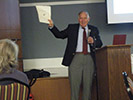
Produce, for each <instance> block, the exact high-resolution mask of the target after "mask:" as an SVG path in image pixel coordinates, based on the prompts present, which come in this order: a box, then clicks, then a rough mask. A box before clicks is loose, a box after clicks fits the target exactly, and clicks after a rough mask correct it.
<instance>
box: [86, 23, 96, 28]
mask: <svg viewBox="0 0 133 100" xmlns="http://www.w3.org/2000/svg"><path fill="white" fill-rule="evenodd" d="M88 27H89V28H97V27H96V26H94V25H90V24H89V25H88Z"/></svg>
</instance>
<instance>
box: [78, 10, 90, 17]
mask: <svg viewBox="0 0 133 100" xmlns="http://www.w3.org/2000/svg"><path fill="white" fill-rule="evenodd" d="M83 12H84V13H86V14H87V18H89V17H90V16H89V13H88V12H87V11H80V12H79V13H78V16H79V15H80V14H81V13H83Z"/></svg>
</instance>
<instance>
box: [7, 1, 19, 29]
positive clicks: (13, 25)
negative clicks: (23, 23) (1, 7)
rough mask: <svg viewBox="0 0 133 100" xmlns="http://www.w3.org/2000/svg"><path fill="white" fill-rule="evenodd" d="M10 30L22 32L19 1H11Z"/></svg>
mask: <svg viewBox="0 0 133 100" xmlns="http://www.w3.org/2000/svg"><path fill="white" fill-rule="evenodd" d="M8 2H9V3H10V6H9V7H10V9H9V15H10V29H12V30H14V29H15V30H19V31H20V9H19V1H18V0H9V1H8Z"/></svg>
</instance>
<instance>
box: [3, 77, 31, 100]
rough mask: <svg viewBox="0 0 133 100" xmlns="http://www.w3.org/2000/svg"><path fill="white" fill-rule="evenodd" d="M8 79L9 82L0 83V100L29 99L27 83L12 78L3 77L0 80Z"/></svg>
mask: <svg viewBox="0 0 133 100" xmlns="http://www.w3.org/2000/svg"><path fill="white" fill-rule="evenodd" d="M3 81H6V82H7V81H10V82H11V83H10V84H5V85H0V100H29V93H30V87H29V85H27V84H25V83H23V82H21V81H18V80H16V79H13V78H3V79H0V82H3Z"/></svg>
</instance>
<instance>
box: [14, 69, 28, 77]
mask: <svg viewBox="0 0 133 100" xmlns="http://www.w3.org/2000/svg"><path fill="white" fill-rule="evenodd" d="M14 73H16V74H17V75H21V76H24V77H27V76H26V74H25V73H24V72H22V71H19V70H17V69H15V70H14Z"/></svg>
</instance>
